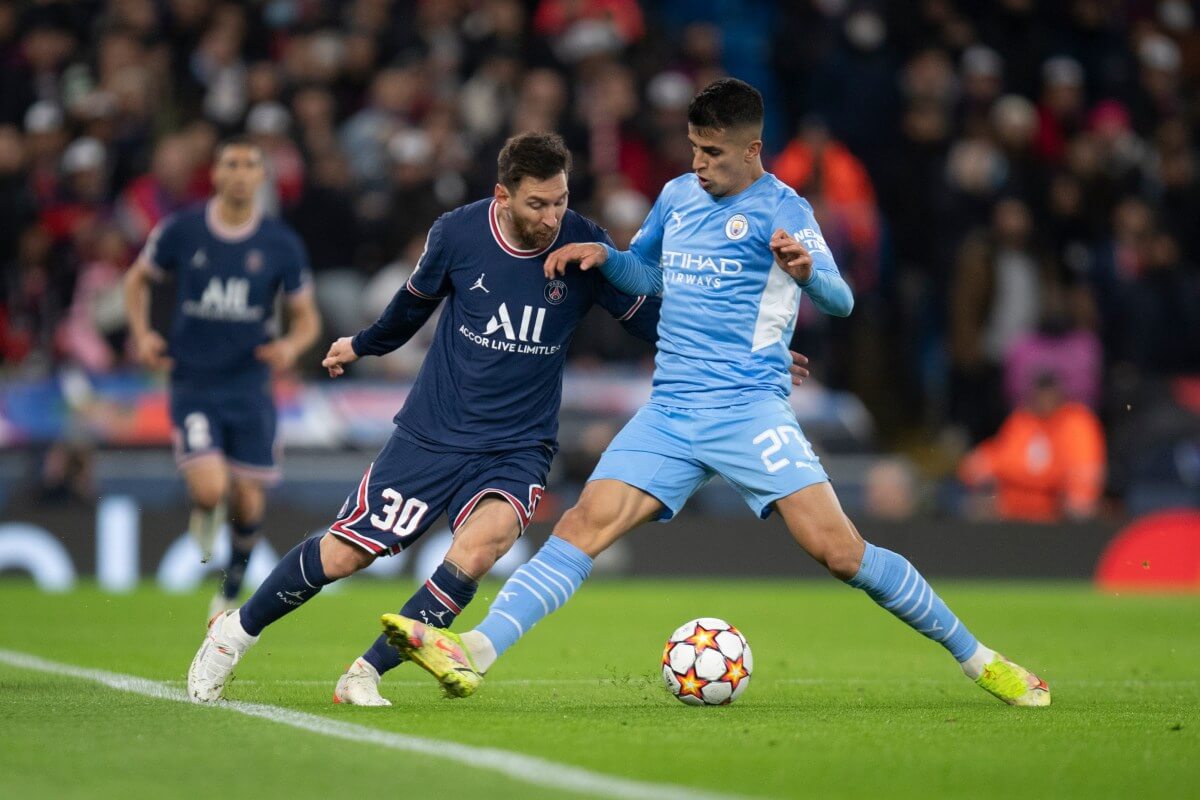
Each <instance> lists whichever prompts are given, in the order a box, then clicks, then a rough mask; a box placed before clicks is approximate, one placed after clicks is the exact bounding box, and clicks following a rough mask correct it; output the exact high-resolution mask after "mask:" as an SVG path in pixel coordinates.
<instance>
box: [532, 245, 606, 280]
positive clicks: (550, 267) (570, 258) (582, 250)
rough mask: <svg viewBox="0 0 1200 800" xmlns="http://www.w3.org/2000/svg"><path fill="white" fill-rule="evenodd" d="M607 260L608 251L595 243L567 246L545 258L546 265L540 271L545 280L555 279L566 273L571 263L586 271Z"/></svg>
mask: <svg viewBox="0 0 1200 800" xmlns="http://www.w3.org/2000/svg"><path fill="white" fill-rule="evenodd" d="M607 260H608V251H607V250H605V249H604V245H602V244H596V243H595V242H583V243H582V244H568V245H564V246H563V247H560V248H558V249H557V250H555V251H554V252H553V253H551V254H550V255H548V256H546V263H545V265H544V266H543V267H542V271H543V272H545V273H546V278H547V279H551V278H557V277H558V276H559V275H563V274H565V273H566V271H567V265H568V264H571V263H572V262H575V261H578V262H579V269H581V270H583V271H585V272H586V271H587V270H589V269H591V268H592V267H598V266H600V265H601V264H603V263H604V262H605V261H607Z"/></svg>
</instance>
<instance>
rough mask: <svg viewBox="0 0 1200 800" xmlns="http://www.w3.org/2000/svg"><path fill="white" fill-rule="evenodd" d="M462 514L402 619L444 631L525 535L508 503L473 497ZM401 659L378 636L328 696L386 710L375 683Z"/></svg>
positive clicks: (489, 497)
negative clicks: (446, 547) (438, 562)
mask: <svg viewBox="0 0 1200 800" xmlns="http://www.w3.org/2000/svg"><path fill="white" fill-rule="evenodd" d="M539 488H540V487H539ZM464 511H466V513H467V514H468V516H467V518H466V520H465V521H464V522H463V523H462V524H461V525H459V526H458V527H457V528H456V529H455V531H454V541H453V543H452V544H451V545H450V549H449V550H448V551H447V552H446V557H445V560H443V561H442V563H441V565H439V566H438V568H437V569H436V570H434V572H433V574H432V575H431V576H429V579H428V580H426V581H425V583H423V584H422V585H421V587H420V588H419V589H417V591H416V592H414V593H413V595H412V597H410V598H408V602H406V603H405V604H404V606H403V607H402V608H401V609H400V616H401V617H405V618H407V619H410V620H419V621H421V622H422V623H423V624H425V625H430V626H433V627H436V628H449V627H450V626H451V625H452V624H453V623H454V620H455V619H457V618H458V615H459V614H461V613H462V612H463V610H464V609H465V608H466V607H467V604H469V603H470V602H471V600H472V599H473V598H474V597H475V591H476V590H477V589H478V588H479V581H480V580H481V579H482V578H483V577H484V576H485V575H487V573H488V571H489V570H491V568H492V567H493V566H494V565H495V563H496V562H497V561H499V560H500V559H501V558H502V557H503V556H504V555H505V554H506V553H507V552H508V551H509V550H510V549H512V546H513V543H514V542H516V541H517V538H518V537H519V536H520V535H521V532H522V531H523V530H524V525H523V524H522V523H521V518H520V517H519V516H518V514H517V512H516V510H514V508H513V506H512V505H511V503H510V502H509V501H508V500H507V499H504V498H501V497H497V496H496V495H488V496H485V497H483V498H476V501H475V503H473V504H472V508H469V509H464ZM451 516H452V517H454V516H457V515H456V514H452V515H451ZM403 660H404V658H403V657H402V656H401V654H400V651H399V650H397V649H396V648H395V647H393V646H392V645H391V644H390V643H389V642H388V637H387V634H380V635H379V637H378V638H377V639H376V640H375V643H374V644H372V645H371V647H370V648H369V649H368V650H367V651H366V652H365V653H363V654H362V656H361V657H359V658H358V659H356V660H355V661H354V663H353V664H351V665H350V668H349V669H347V670H346V672H345V674H343V675H342V677H341V678H339V679H338V682H337V686H336V687H334V691H333V700H334V702H335V703H347V704H349V705H366V706H379V705H391V704H390V703H389V702H388V701H387V700H384V699H383V698H382V697H381V696H380V694H379V681H380V678H382V676H383V675H384V674H386V673H387V672H388V671H389V670H392V669H394V668H396V667H398V666H399V665H400V664H401V663H402V661H403Z"/></svg>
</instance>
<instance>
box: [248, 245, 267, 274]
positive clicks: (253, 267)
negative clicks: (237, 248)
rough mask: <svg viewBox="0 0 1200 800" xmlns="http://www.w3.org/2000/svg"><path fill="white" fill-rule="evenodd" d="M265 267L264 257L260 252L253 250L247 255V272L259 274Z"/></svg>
mask: <svg viewBox="0 0 1200 800" xmlns="http://www.w3.org/2000/svg"><path fill="white" fill-rule="evenodd" d="M262 266H263V255H262V252H260V251H258V250H251V251H250V252H249V253H246V272H249V273H251V274H253V273H255V272H258V271H259V270H260V269H262Z"/></svg>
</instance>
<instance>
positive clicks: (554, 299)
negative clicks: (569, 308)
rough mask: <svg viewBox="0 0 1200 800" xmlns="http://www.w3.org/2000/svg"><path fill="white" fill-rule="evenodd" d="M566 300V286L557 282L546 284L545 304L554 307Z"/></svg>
mask: <svg viewBox="0 0 1200 800" xmlns="http://www.w3.org/2000/svg"><path fill="white" fill-rule="evenodd" d="M566 299H567V285H566V284H565V283H563V282H562V281H559V280H554V281H550V282H549V283H547V284H546V302H547V303H549V304H550V305H552V306H556V305H558V304H559V303H561V302H562V301H563V300H566Z"/></svg>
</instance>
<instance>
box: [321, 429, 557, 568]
mask: <svg viewBox="0 0 1200 800" xmlns="http://www.w3.org/2000/svg"><path fill="white" fill-rule="evenodd" d="M553 457H554V456H553V454H552V453H551V452H550V450H549V449H547V448H545V447H542V446H538V447H527V448H524V449H521V450H508V451H504V452H499V453H439V452H435V451H433V450H427V449H425V448H424V447H421V446H420V445H419V444H417V443H416V442H413V441H411V440H410V439H408V438H407V437H406V436H404V435H403V434H402V433H400V432H399V431H395V432H393V433H392V436H391V438H390V439H388V441H387V444H385V445H384V446H383V449H382V450H380V451H379V455H378V456H377V457H376V458H375V461H374V463H372V464H371V465H370V466H369V467H367V471H366V473H365V474H364V475H363V477H362V481H360V482H359V484H358V489H357V490H355V492H354V494H352V495H350V496H349V497H347V498H346V502H345V504H344V505H343V506H342V510H341V511H340V512H339V513H338V519H337V521H336V522H334V523H333V525H331V526H330V527H329V532H330V533H332V534H333V535H334V536H336V537H338V538H339V539H342V540H343V541H346V542H349V543H350V544H353V545H356V546H358V547H361V548H362V549H363V550H366V551H367V552H368V553H373V554H374V555H393V554H395V553H399V552H400V551H401V550H403V549H404V548H406V547H408V546H409V545H411V544H412V543H413V542H415V541H416V540H417V539H419V538H420V537H421V534H423V533H425V531H426V530H428V529H429V527H430V526H431V525H432V524H433V523H434V522H435V521H436V520H437V519H438V517H440V516H441V515H442V513H443V512H445V514H446V516H447V517H448V518H449V520H450V528H451V530H454V531H457V530H458V528H459V526H460V525H462V524H463V523H464V522H466V520H467V517H469V516H470V515H471V512H472V511H473V510H474V509H475V506H476V505H477V504H478V503H479V501H480V500H482V499H483V498H485V497H487V496H488V495H495V496H497V497H499V498H502V499H504V500H507V501H508V502H509V503H510V504H511V505H512V507H513V510H514V511H516V512H517V519H518V520H519V521H520V524H521V531H522V532H524V531H525V527H526V526H527V525H528V524H529V520H530V519H532V518H533V512H534V511H535V510H536V509H537V504H538V501H539V500H541V498H542V493H543V492H544V491H545V489H546V475H547V474H548V473H549V471H550V461H551V459H552V458H553Z"/></svg>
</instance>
